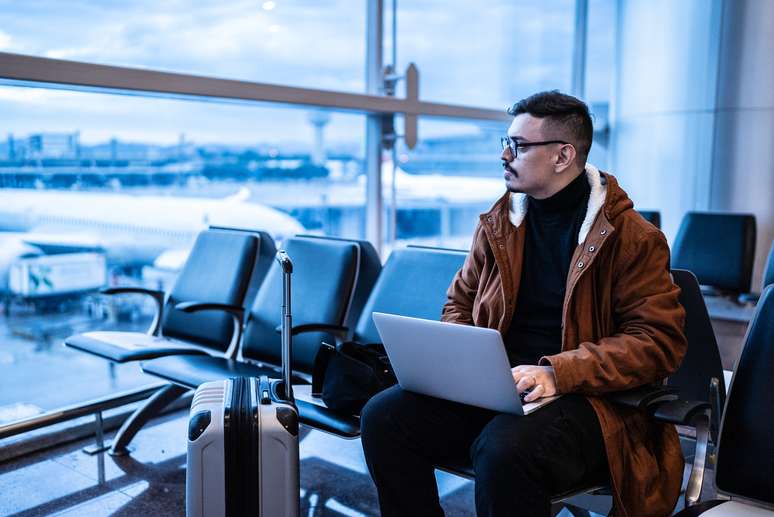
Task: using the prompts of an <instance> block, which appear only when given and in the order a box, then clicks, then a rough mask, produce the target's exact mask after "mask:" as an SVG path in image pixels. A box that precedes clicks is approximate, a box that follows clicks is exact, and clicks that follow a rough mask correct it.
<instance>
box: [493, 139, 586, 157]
mask: <svg viewBox="0 0 774 517" xmlns="http://www.w3.org/2000/svg"><path fill="white" fill-rule="evenodd" d="M500 143H501V144H502V146H503V151H505V150H506V149H510V150H511V154H512V155H513V157H514V158H516V157H517V156H518V155H519V147H534V146H536V145H548V144H565V145H572V144H570V142H565V141H564V140H546V141H545V142H517V141H516V140H513V139H512V138H511V137H509V136H504V137H502V138H501V139H500Z"/></svg>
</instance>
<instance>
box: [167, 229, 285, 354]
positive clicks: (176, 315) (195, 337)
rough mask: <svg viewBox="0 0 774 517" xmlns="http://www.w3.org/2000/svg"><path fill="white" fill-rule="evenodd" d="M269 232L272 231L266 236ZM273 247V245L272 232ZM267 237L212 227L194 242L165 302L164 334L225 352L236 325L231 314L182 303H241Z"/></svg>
mask: <svg viewBox="0 0 774 517" xmlns="http://www.w3.org/2000/svg"><path fill="white" fill-rule="evenodd" d="M266 237H268V236H266ZM268 239H269V242H270V243H271V244H269V243H267V244H266V246H268V247H272V246H273V242H271V237H268ZM261 240H262V236H261V235H258V234H257V233H255V232H248V231H240V230H227V229H220V228H218V229H209V230H205V231H203V232H201V233H200V234H199V235H198V236H197V238H196V241H195V242H194V245H193V248H192V249H191V253H190V254H189V255H188V260H187V261H186V263H185V265H184V266H183V269H182V270H181V271H180V274H179V275H178V277H177V281H176V282H175V285H174V287H173V288H172V292H171V293H170V294H169V297H168V299H167V303H166V305H165V307H164V319H163V320H162V324H161V333H162V334H163V335H164V336H167V337H173V338H178V339H184V340H186V341H193V342H195V343H198V344H200V345H203V346H206V347H210V348H213V349H215V350H221V351H225V350H226V348H227V347H228V344H229V341H230V340H231V334H232V333H233V330H234V326H233V323H232V319H231V316H229V315H228V314H223V313H220V312H216V311H203V312H198V313H193V314H188V313H184V312H182V311H178V310H176V309H175V308H174V307H175V305H176V304H178V303H180V302H194V301H195V302H211V303H227V304H232V305H242V304H243V303H244V299H245V296H246V295H247V292H248V287H249V285H250V283H251V280H252V275H253V272H254V269H255V266H256V257H257V256H258V250H259V248H260V247H261V243H260V241H261Z"/></svg>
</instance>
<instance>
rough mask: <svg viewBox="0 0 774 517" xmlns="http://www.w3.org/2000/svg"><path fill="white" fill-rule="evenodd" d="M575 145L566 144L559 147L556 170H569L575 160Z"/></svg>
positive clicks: (558, 171) (555, 164)
mask: <svg viewBox="0 0 774 517" xmlns="http://www.w3.org/2000/svg"><path fill="white" fill-rule="evenodd" d="M575 156H576V151H575V146H574V145H570V144H565V145H563V146H562V147H560V148H559V152H558V153H557V154H556V163H554V172H556V173H561V172H564V171H565V170H567V169H568V168H569V167H570V166H571V165H572V164H573V163H574V162H575Z"/></svg>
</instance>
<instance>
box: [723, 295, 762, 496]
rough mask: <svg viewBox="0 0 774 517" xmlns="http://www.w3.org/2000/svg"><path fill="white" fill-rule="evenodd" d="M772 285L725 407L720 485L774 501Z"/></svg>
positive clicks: (725, 490) (731, 491)
mask: <svg viewBox="0 0 774 517" xmlns="http://www.w3.org/2000/svg"><path fill="white" fill-rule="evenodd" d="M772 379H774V287H768V288H766V290H765V291H764V292H763V293H762V294H761V297H760V300H759V301H758V305H757V306H756V309H755V315H754V316H753V319H752V321H751V322H750V326H749V328H748V329H747V335H746V336H745V342H744V348H743V349H742V354H741V356H740V357H739V361H738V362H737V365H736V369H735V371H734V376H733V378H732V379H731V388H730V390H729V392H728V399H727V400H726V408H725V411H724V412H723V421H722V423H721V427H720V441H719V443H718V456H717V465H716V467H715V484H716V486H717V488H718V491H720V492H722V493H725V494H729V495H736V496H740V497H744V498H747V499H754V500H757V501H762V502H764V503H767V504H774V440H772V437H774V418H772V417H771V412H772V410H774V389H772Z"/></svg>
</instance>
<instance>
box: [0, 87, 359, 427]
mask: <svg viewBox="0 0 774 517" xmlns="http://www.w3.org/2000/svg"><path fill="white" fill-rule="evenodd" d="M0 112H2V113H3V124H4V128H5V131H4V133H5V138H4V140H2V141H0V242H1V243H2V248H1V249H2V253H1V254H0V278H3V279H6V278H9V277H8V275H9V273H11V272H14V273H13V274H12V275H11V279H10V281H5V280H4V281H3V282H2V284H0V291H2V300H3V308H4V311H3V312H2V315H0V334H2V343H3V346H2V350H0V423H2V422H3V421H8V420H13V419H15V418H18V417H22V416H29V415H30V414H34V413H36V412H40V411H43V410H47V409H52V408H55V407H59V406H61V405H63V404H67V403H75V402H78V401H82V400H85V399H90V398H93V397H97V396H101V395H104V394H107V393H110V392H113V391H116V390H123V389H127V388H130V387H134V386H137V385H141V384H147V383H150V382H156V381H157V379H156V378H153V377H149V376H146V375H145V374H143V373H142V372H141V371H140V369H139V367H138V366H137V365H136V364H128V365H123V366H116V367H115V368H114V367H111V366H110V365H109V363H108V362H107V361H104V360H102V359H98V358H95V357H93V356H90V355H87V354H84V353H79V352H76V351H74V350H72V349H69V348H65V347H63V346H62V345H61V343H62V340H63V339H64V338H65V337H66V336H68V335H70V334H73V333H78V332H84V331H88V330H95V329H123V330H137V331H144V330H145V329H146V328H147V326H148V324H149V322H150V320H151V318H152V315H153V306H152V303H150V302H149V301H148V300H147V299H144V298H143V297H138V296H126V297H123V298H106V297H101V296H99V295H97V294H96V288H98V287H101V286H102V285H104V284H105V283H107V284H110V285H119V284H132V285H143V286H146V287H149V288H154V289H167V290H168V289H169V288H170V287H171V286H172V284H173V282H174V279H175V277H176V273H177V271H179V269H180V268H181V267H182V265H183V264H184V262H185V259H186V257H187V252H188V249H189V248H190V246H191V244H192V242H193V239H194V237H195V236H196V234H197V233H198V232H199V231H201V230H202V229H204V228H206V227H207V226H208V225H216V226H231V227H241V228H257V229H264V230H267V231H269V233H271V234H272V235H273V236H274V238H275V240H278V241H280V240H281V239H283V238H284V237H287V236H289V235H292V234H295V233H297V232H312V233H323V234H331V235H337V236H343V237H362V236H363V234H364V228H365V222H364V217H365V209H364V203H365V179H364V175H363V172H364V171H363V166H364V165H363V147H364V145H363V138H364V134H365V132H364V126H365V118H364V117H363V116H361V115H351V114H338V113H329V112H324V111H313V110H308V109H292V108H276V107H267V106H266V105H258V104H254V103H253V104H249V103H219V102H199V101H191V100H180V99H169V98H158V97H152V98H151V97H141V96H125V95H116V94H107V93H94V92H83V91H69V90H51V89H44V88H29V87H22V86H11V85H4V86H0ZM63 264H64V265H63ZM65 266H66V267H65ZM67 268H69V269H67ZM33 378H34V379H36V380H35V382H31V381H30V380H31V379H33ZM64 386H67V389H62V388H63V387H64Z"/></svg>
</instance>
